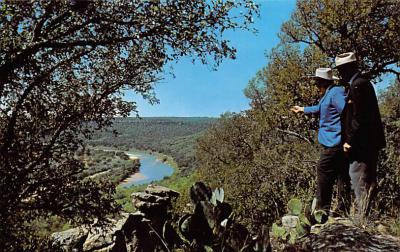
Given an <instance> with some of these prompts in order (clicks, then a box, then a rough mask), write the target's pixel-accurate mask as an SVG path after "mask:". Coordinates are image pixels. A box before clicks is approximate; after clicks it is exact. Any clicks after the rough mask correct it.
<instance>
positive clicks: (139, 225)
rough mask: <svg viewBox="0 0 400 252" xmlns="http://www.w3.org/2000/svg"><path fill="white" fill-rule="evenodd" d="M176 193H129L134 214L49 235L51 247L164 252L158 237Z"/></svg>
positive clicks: (156, 189) (150, 189)
mask: <svg viewBox="0 0 400 252" xmlns="http://www.w3.org/2000/svg"><path fill="white" fill-rule="evenodd" d="M178 196H179V193H178V192H176V191H173V190H171V189H168V188H165V187H162V186H156V185H149V186H148V187H147V188H146V190H145V191H144V192H139V193H133V194H132V200H133V204H134V206H135V208H136V209H137V210H138V211H137V212H135V213H133V214H123V216H122V218H120V219H119V220H113V219H111V220H109V222H110V223H109V224H108V225H106V226H103V227H101V228H90V229H88V228H85V227H78V228H73V229H69V230H66V231H63V232H58V233H54V234H53V235H52V240H53V245H54V247H59V248H60V249H61V251H77V252H80V251H99V252H100V251H102V252H105V251H121V252H125V251H126V252H130V251H132V252H145V251H168V249H167V246H166V244H165V243H164V241H163V239H161V236H162V234H163V231H164V233H165V229H168V226H167V228H166V225H165V223H166V220H167V218H168V212H169V209H170V207H171V204H172V201H173V200H174V199H176V198H177V197H178Z"/></svg>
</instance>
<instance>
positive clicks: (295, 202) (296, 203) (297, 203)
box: [287, 198, 303, 215]
mask: <svg viewBox="0 0 400 252" xmlns="http://www.w3.org/2000/svg"><path fill="white" fill-rule="evenodd" d="M287 209H288V211H289V214H291V215H299V214H300V213H301V210H302V209H303V203H301V200H299V199H297V198H294V199H291V200H289V202H288V204H287Z"/></svg>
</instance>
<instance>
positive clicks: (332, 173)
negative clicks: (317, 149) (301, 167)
mask: <svg viewBox="0 0 400 252" xmlns="http://www.w3.org/2000/svg"><path fill="white" fill-rule="evenodd" d="M336 180H337V181H338V200H339V202H338V203H339V204H338V211H340V212H343V213H348V212H349V209H350V177H349V166H348V162H347V160H346V158H345V156H344V152H343V148H342V145H341V144H340V145H338V146H335V147H323V150H322V152H321V156H320V159H319V164H318V168H317V202H318V208H319V209H323V210H325V211H326V212H327V213H329V209H330V206H331V202H332V193H333V186H334V184H335V181H336Z"/></svg>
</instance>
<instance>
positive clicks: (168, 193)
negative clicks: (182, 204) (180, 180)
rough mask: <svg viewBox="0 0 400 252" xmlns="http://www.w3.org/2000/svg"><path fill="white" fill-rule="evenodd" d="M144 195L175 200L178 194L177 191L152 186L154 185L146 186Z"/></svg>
mask: <svg viewBox="0 0 400 252" xmlns="http://www.w3.org/2000/svg"><path fill="white" fill-rule="evenodd" d="M145 192H146V193H150V194H153V195H157V196H160V197H166V198H169V199H175V198H178V197H179V195H180V193H179V192H177V191H174V190H172V189H169V188H167V187H163V186H159V185H154V184H150V185H148V186H147V188H146V190H145Z"/></svg>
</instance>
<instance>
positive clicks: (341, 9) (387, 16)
mask: <svg viewBox="0 0 400 252" xmlns="http://www.w3.org/2000/svg"><path fill="white" fill-rule="evenodd" d="M282 32H283V33H282V35H281V37H282V39H283V40H284V41H286V42H294V43H302V44H308V45H313V46H316V47H318V48H319V49H320V50H322V51H323V52H324V53H326V54H327V55H328V56H329V58H330V59H331V60H333V58H334V57H335V56H336V55H338V54H339V53H343V52H348V51H354V52H356V54H357V57H358V59H359V63H360V66H361V69H362V70H363V71H364V72H365V73H366V74H367V75H370V77H371V78H376V77H379V76H381V75H382V74H384V73H395V74H397V76H398V77H399V76H400V75H399V69H398V68H396V67H394V66H395V64H397V65H398V62H399V61H400V2H399V1H390V0H377V1H376V0H350V1H343V0H337V1H331V0H298V1H297V5H296V10H295V12H294V13H293V15H292V18H291V19H290V20H289V21H287V22H286V23H285V24H284V25H283V26H282Z"/></svg>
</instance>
